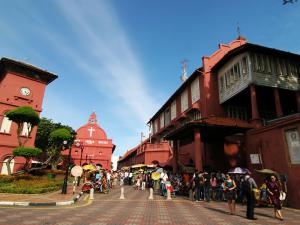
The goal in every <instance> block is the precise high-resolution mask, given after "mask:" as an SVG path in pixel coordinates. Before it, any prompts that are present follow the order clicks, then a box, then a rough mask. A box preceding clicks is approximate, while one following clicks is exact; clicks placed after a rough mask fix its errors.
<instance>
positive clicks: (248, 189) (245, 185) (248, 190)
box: [242, 179, 251, 194]
mask: <svg viewBox="0 0 300 225" xmlns="http://www.w3.org/2000/svg"><path fill="white" fill-rule="evenodd" d="M242 192H243V194H250V193H251V186H250V182H249V179H247V180H244V181H243V182H242Z"/></svg>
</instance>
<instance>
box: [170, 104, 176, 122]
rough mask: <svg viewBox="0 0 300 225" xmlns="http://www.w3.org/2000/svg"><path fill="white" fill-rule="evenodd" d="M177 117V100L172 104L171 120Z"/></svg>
mask: <svg viewBox="0 0 300 225" xmlns="http://www.w3.org/2000/svg"><path fill="white" fill-rule="evenodd" d="M175 118H176V100H174V101H173V102H172V104H171V120H173V119H175Z"/></svg>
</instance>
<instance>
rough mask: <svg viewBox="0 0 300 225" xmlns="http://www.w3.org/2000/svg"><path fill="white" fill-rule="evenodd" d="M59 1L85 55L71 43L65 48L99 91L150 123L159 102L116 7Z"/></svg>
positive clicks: (94, 3) (140, 119) (95, 3)
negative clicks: (112, 97)
mask: <svg viewBox="0 0 300 225" xmlns="http://www.w3.org/2000/svg"><path fill="white" fill-rule="evenodd" d="M56 3H57V5H58V6H59V8H60V9H61V10H62V11H63V15H65V17H66V18H68V21H69V23H70V25H71V27H72V28H73V31H74V33H75V34H76V35H77V37H78V39H79V40H81V42H82V46H81V47H82V48H83V55H80V54H78V52H77V54H75V52H74V46H72V45H64V46H63V50H64V51H65V52H66V53H67V54H68V55H69V56H70V57H72V58H73V60H74V61H76V65H77V66H79V67H80V68H81V69H83V70H84V71H85V72H86V75H88V76H89V77H91V78H92V79H93V81H94V84H95V85H96V86H97V87H98V89H99V90H100V91H102V92H103V90H105V93H109V94H110V95H111V94H112V95H115V96H117V97H118V98H119V100H120V101H121V103H122V104H125V105H126V107H128V108H126V109H125V108H124V111H126V110H129V111H131V114H133V115H135V117H136V119H138V120H139V121H142V122H143V123H145V122H147V120H148V119H149V117H150V116H151V113H152V112H153V109H154V108H156V106H157V105H156V103H155V101H154V100H153V98H152V97H151V96H150V95H149V94H148V93H147V85H146V81H145V73H144V71H143V69H142V66H141V65H140V62H139V60H138V59H137V58H136V57H135V54H134V51H133V49H132V47H131V45H130V43H129V41H128V38H127V35H126V32H124V30H123V29H122V27H121V25H120V24H119V22H118V20H117V17H116V15H115V12H114V11H113V9H112V8H111V7H110V6H109V5H107V4H106V3H104V1H101V2H99V1H96V2H93V5H92V6H91V5H89V6H87V4H86V2H80V3H81V4H80V3H78V2H77V3H78V4H72V3H74V2H69V1H57V2H56ZM86 53H88V54H86Z"/></svg>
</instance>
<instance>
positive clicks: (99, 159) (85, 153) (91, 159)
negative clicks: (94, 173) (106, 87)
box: [64, 112, 116, 170]
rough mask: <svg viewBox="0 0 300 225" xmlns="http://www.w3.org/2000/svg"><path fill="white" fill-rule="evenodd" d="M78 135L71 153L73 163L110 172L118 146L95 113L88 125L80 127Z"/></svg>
mask: <svg viewBox="0 0 300 225" xmlns="http://www.w3.org/2000/svg"><path fill="white" fill-rule="evenodd" d="M76 133H77V136H76V140H75V142H74V145H73V147H72V152H71V159H72V161H73V163H74V164H76V165H84V164H93V165H97V166H100V167H102V168H103V169H109V170H110V169H111V157H112V154H113V152H114V150H115V147H116V146H115V145H114V144H113V142H112V139H109V138H108V137H107V135H106V132H105V131H104V130H103V129H102V128H101V127H100V126H99V124H98V121H97V116H96V113H95V112H93V113H92V114H91V115H90V117H89V119H88V122H87V124H85V125H83V126H82V127H80V128H79V129H78V130H77V131H76ZM64 154H67V152H64Z"/></svg>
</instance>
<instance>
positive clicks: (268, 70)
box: [263, 55, 272, 73]
mask: <svg viewBox="0 0 300 225" xmlns="http://www.w3.org/2000/svg"><path fill="white" fill-rule="evenodd" d="M263 61H264V64H265V66H264V67H265V72H266V73H271V72H272V71H271V65H270V58H269V56H267V55H264V56H263Z"/></svg>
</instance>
